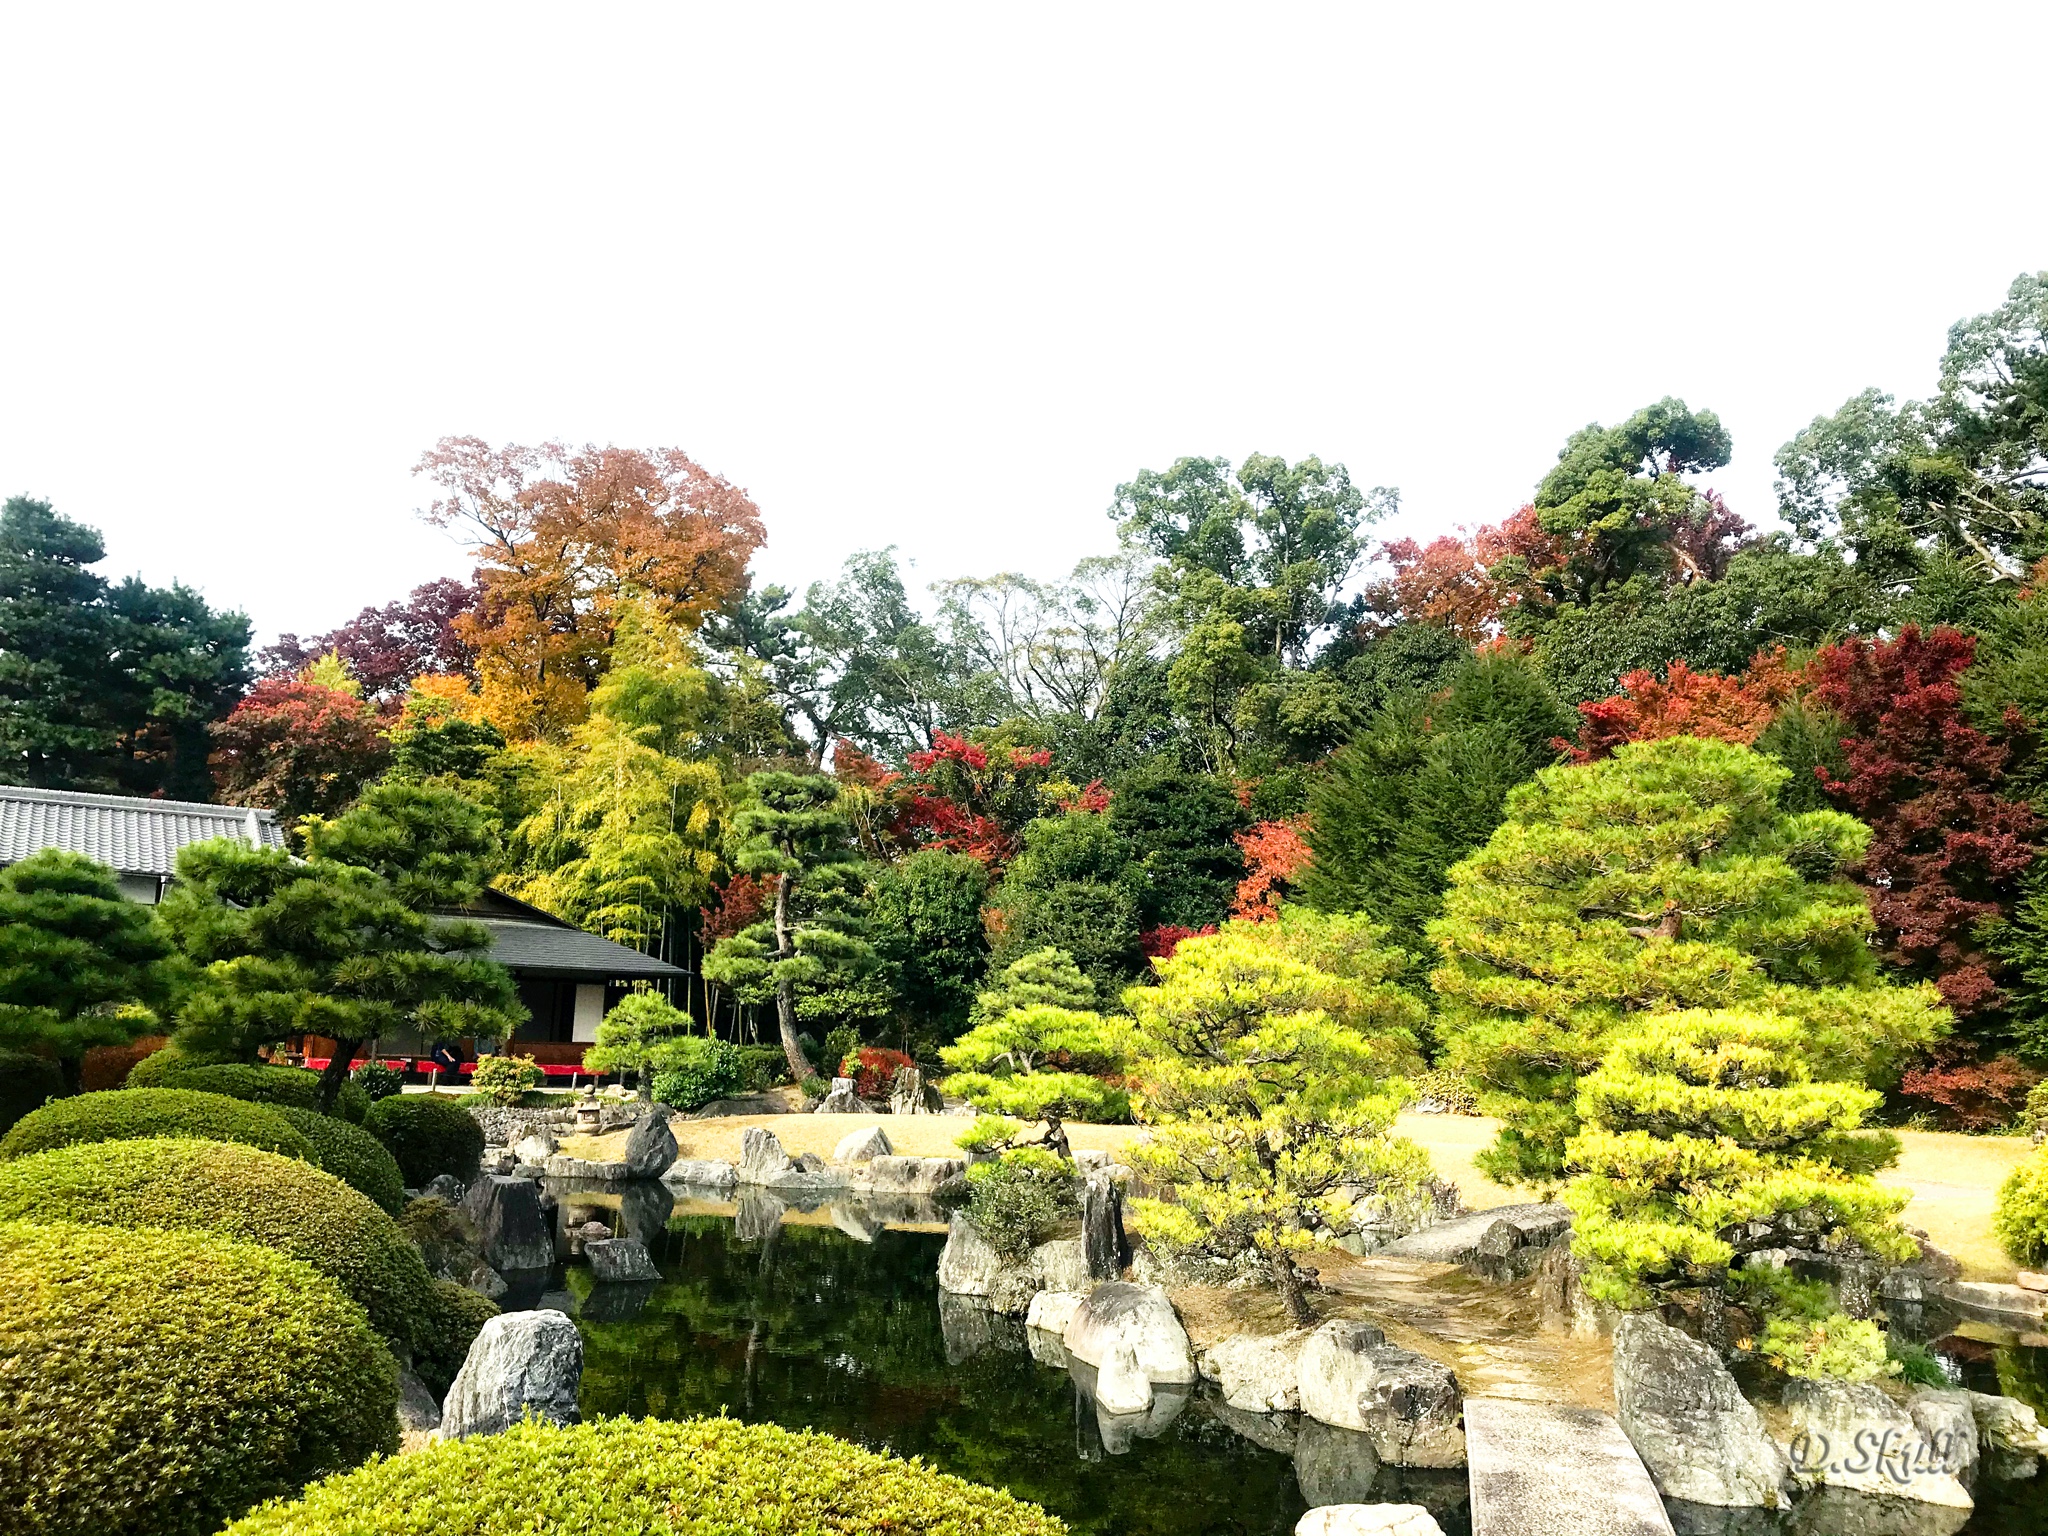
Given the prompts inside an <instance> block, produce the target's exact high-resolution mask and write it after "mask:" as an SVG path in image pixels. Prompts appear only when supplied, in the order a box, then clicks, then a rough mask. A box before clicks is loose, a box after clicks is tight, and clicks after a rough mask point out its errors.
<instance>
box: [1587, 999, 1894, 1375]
mask: <svg viewBox="0 0 2048 1536" xmlns="http://www.w3.org/2000/svg"><path fill="white" fill-rule="evenodd" d="M1807 1053H1808V1036H1807V1031H1806V1027H1805V1026H1804V1024H1802V1023H1801V1022H1800V1021H1798V1020H1795V1019H1790V1018H1784V1017H1781V1016H1777V1015H1773V1014H1768V1013H1753V1012H1748V1011H1740V1010H1704V1009H1703V1010H1687V1011H1682V1012H1678V1013H1672V1014H1665V1015H1660V1016H1658V1017H1657V1018H1655V1019H1654V1020H1648V1021H1639V1024H1638V1027H1636V1028H1633V1029H1630V1030H1628V1031H1625V1032H1624V1033H1623V1034H1622V1035H1621V1036H1620V1037H1619V1038H1618V1039H1617V1040H1616V1041H1615V1043H1614V1044H1613V1046H1612V1047H1611V1048H1610V1049H1609V1051H1608V1053H1607V1056H1606V1058H1605V1059H1604V1060H1603V1061H1602V1062H1601V1064H1600V1066H1599V1067H1598V1068H1597V1069H1596V1070H1595V1071H1594V1072H1593V1073H1592V1074H1591V1075H1590V1076H1588V1077H1587V1078H1586V1079H1585V1080H1584V1081H1583V1082H1582V1083H1581V1084H1580V1085H1579V1091H1578V1117H1579V1121H1580V1125H1581V1129H1580V1130H1579V1131H1578V1133H1577V1134H1576V1135H1574V1136H1573V1137H1572V1138H1571V1140H1570V1141H1568V1142H1567V1143H1566V1144H1565V1163H1566V1166H1567V1168H1568V1169H1569V1170H1570V1171H1571V1173H1572V1179H1571V1182H1570V1184H1569V1185H1568V1186H1567V1187H1566V1189H1565V1196H1564V1198H1565V1203H1566V1204H1567V1205H1569V1206H1570V1207H1571V1208H1572V1212H1573V1215H1574V1216H1575V1218H1576V1221H1575V1224H1574V1227H1573V1233H1572V1253H1573V1255H1574V1257H1576V1258H1581V1259H1583V1260H1584V1261H1585V1263H1586V1274H1585V1283H1586V1288H1587V1290H1588V1291H1589V1292H1590V1293H1591V1294H1592V1295H1594V1296H1595V1297H1597V1298H1599V1299H1601V1300H1603V1301H1607V1302H1610V1303H1612V1304H1613V1305H1615V1306H1618V1307H1624V1308H1640V1307H1646V1306H1651V1305H1654V1304H1656V1303H1657V1302H1658V1301H1659V1300H1661V1299H1663V1298H1665V1297H1666V1296H1668V1295H1670V1294H1671V1293H1673V1292H1684V1291H1689V1290H1698V1289H1701V1288H1709V1289H1714V1290H1723V1291H1726V1290H1731V1289H1732V1290H1735V1291H1736V1292H1738V1294H1741V1295H1743V1296H1744V1297H1746V1298H1748V1297H1753V1298H1755V1299H1760V1300H1761V1302H1762V1303H1763V1310H1764V1311H1765V1312H1766V1313H1767V1315H1769V1323H1768V1327H1767V1332H1766V1336H1765V1343H1764V1346H1763V1347H1764V1352H1765V1353H1766V1355H1767V1356H1770V1357H1772V1358H1775V1359H1778V1360H1779V1361H1780V1362H1781V1363H1783V1364H1785V1365H1786V1366H1787V1367H1788V1368H1790V1369H1792V1370H1794V1371H1795V1372H1797V1373H1802V1374H1803V1373H1805V1371H1806V1361H1807V1357H1808V1355H1809V1354H1810V1353H1812V1346H1813V1345H1814V1344H1815V1342H1816V1334H1817V1333H1818V1335H1819V1336H1820V1337H1822V1338H1834V1339H1835V1340H1836V1341H1837V1343H1838V1344H1839V1342H1840V1341H1841V1340H1842V1339H1844V1338H1846V1337H1848V1335H1847V1332H1846V1331H1845V1329H1844V1326H1843V1325H1845V1324H1847V1323H1848V1322H1849V1319H1847V1318H1844V1317H1839V1316H1830V1315H1829V1314H1828V1313H1827V1312H1826V1311H1821V1312H1820V1313H1819V1315H1814V1310H1815V1309H1814V1306H1813V1303H1812V1301H1811V1299H1810V1297H1809V1295H1808V1293H1807V1291H1806V1288H1805V1287H1803V1286H1800V1285H1798V1284H1796V1283H1793V1284H1787V1283H1785V1278H1784V1274H1783V1272H1782V1271H1779V1270H1775V1269H1769V1268H1761V1269H1754V1270H1752V1269H1741V1270H1737V1269H1736V1267H1735V1266H1736V1265H1737V1264H1738V1263H1739V1261H1740V1260H1741V1259H1742V1258H1743V1257H1744V1256H1745V1255H1746V1254H1748V1253H1752V1252H1756V1251H1759V1250H1763V1249H1773V1248H1787V1247H1790V1248H1795V1249H1805V1250H1808V1251H1814V1252H1828V1253H1838V1252H1842V1251H1844V1250H1852V1251H1853V1250H1857V1249H1860V1250H1861V1251H1863V1252H1866V1253H1871V1254H1875V1255H1877V1256H1880V1257H1882V1258H1886V1259H1891V1260H1894V1261H1898V1260H1904V1259H1908V1258H1911V1257H1913V1256H1914V1255H1915V1254H1916V1253H1917V1252H1918V1249H1917V1247H1916V1245H1915V1244H1914V1243H1913V1241H1912V1240H1911V1239H1910V1238H1908V1237H1907V1236H1906V1235H1905V1233H1904V1232H1903V1231H1902V1230H1901V1229H1900V1227H1899V1225H1898V1220H1897V1217H1898V1213H1899V1211H1900V1209H1901V1208H1902V1207H1903V1206H1904V1205H1905V1203H1906V1199H1907V1196H1906V1192H1905V1191H1903V1190H1896V1189H1885V1188H1881V1187H1880V1186H1879V1185H1878V1184H1876V1183H1875V1182H1874V1181H1873V1180H1872V1179H1871V1178H1870V1174H1871V1173H1872V1171H1874V1170H1876V1169H1879V1168H1883V1167H1886V1166H1888V1165H1889V1164H1890V1163H1891V1162H1893V1161H1894V1160H1895V1159H1896V1158H1897V1156H1898V1151H1899V1143H1898V1138H1897V1137H1896V1136H1893V1135H1891V1134H1890V1133H1888V1132H1871V1131H1866V1130H1864V1129H1863V1121H1864V1117H1865V1116H1866V1115H1868V1114H1869V1113H1870V1111H1871V1110H1873V1109H1875V1108H1876V1107H1877V1106H1878V1104H1879V1103H1880V1102H1881V1101H1882V1099H1883V1095H1882V1094H1879V1093H1877V1092H1875V1091H1873V1090H1871V1089H1868V1088H1863V1087H1859V1086H1857V1085H1855V1084H1852V1083H1843V1082H1822V1081H1816V1080H1815V1079H1814V1077H1813V1073H1812V1070H1811V1068H1810V1067H1809V1066H1808V1064H1807V1059H1806V1058H1807ZM1867 1343H1868V1344H1874V1346H1875V1355H1874V1359H1872V1358H1871V1352H1870V1349H1869V1348H1868V1347H1866V1349H1865V1350H1864V1351H1862V1353H1861V1354H1860V1356H1858V1357H1857V1358H1856V1359H1855V1360H1854V1361H1850V1362H1846V1363H1834V1362H1832V1361H1831V1365H1830V1373H1831V1374H1832V1373H1839V1374H1847V1375H1852V1376H1860V1375H1868V1374H1872V1373H1874V1372H1875V1371H1876V1370H1877V1369H1881V1368H1882V1365H1883V1360H1884V1345H1883V1340H1882V1338H1881V1337H1880V1336H1878V1335H1877V1334H1876V1331H1875V1330H1874V1329H1873V1330H1871V1332H1870V1338H1869V1340H1868V1341H1867Z"/></svg>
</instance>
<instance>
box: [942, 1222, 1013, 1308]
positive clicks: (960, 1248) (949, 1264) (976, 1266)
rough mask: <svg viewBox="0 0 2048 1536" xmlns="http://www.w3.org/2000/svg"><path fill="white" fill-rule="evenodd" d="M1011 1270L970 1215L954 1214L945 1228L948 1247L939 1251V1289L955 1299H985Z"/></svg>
mask: <svg viewBox="0 0 2048 1536" xmlns="http://www.w3.org/2000/svg"><path fill="white" fill-rule="evenodd" d="M1008 1268H1009V1266H1008V1265H1007V1264H1005V1263H1004V1262H1003V1257H1002V1255H1001V1254H999V1253H997V1252H996V1251H995V1249H993V1248H991V1247H990V1246H989V1244H988V1240H987V1239H986V1238H984V1237H983V1236H982V1235H981V1234H980V1233H979V1232H977V1231H976V1230H975V1229H974V1223H973V1222H971V1221H969V1220H968V1219H967V1213H966V1212H965V1211H955V1212H954V1213H953V1216H952V1219H951V1220H950V1221H949V1222H948V1223H947V1224H946V1246H945V1247H944V1248H943V1249H941V1250H940V1251H939V1289H940V1290H942V1291H946V1292H948V1293H950V1294H952V1295H955V1296H983V1297H985V1296H987V1295H989V1294H990V1292H991V1290H992V1289H993V1288H994V1287H995V1285H996V1284H997V1282H998V1281H999V1280H1000V1279H1001V1278H1002V1276H1003V1274H1004V1272H1005V1270H1007V1269H1008ZM1026 1304H1027V1305H1028V1304H1029V1298H1028V1297H1027V1298H1026Z"/></svg>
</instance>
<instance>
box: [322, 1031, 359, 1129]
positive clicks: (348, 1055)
mask: <svg viewBox="0 0 2048 1536" xmlns="http://www.w3.org/2000/svg"><path fill="white" fill-rule="evenodd" d="M365 1038H368V1037H367V1036H366V1037H365ZM362 1043H363V1042H362V1041H361V1040H337V1041H335V1042H334V1054H333V1055H332V1056H330V1057H328V1058H327V1068H326V1070H325V1071H323V1072H322V1073H321V1074H320V1087H319V1091H318V1092H316V1093H315V1094H314V1096H313V1105H314V1108H316V1109H318V1110H319V1111H320V1113H321V1114H323V1115H331V1114H333V1113H334V1101H335V1100H336V1099H337V1098H339V1097H340V1096H341V1085H342V1084H343V1083H345V1082H347V1081H348V1064H349V1063H350V1062H352V1061H354V1060H355V1059H356V1051H357V1050H358V1049H359V1048H360V1047H361V1046H362Z"/></svg>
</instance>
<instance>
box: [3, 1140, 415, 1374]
mask: <svg viewBox="0 0 2048 1536" xmlns="http://www.w3.org/2000/svg"><path fill="white" fill-rule="evenodd" d="M30 1220H33V1221H68V1222H76V1223H79V1224H80V1225H84V1226H94V1227H159V1228H162V1229H164V1230H166V1231H181V1232H210V1233H213V1234H215V1235H217V1236H220V1237H228V1238H233V1239H235V1240H237V1241H239V1242H245V1243H254V1244H256V1245H257V1246H258V1247H262V1248H273V1249H275V1250H277V1251H278V1252H279V1253H283V1254H286V1255H288V1256H290V1257H291V1258H294V1259H299V1260H302V1261H303V1262H305V1263H307V1264H310V1265H312V1267H313V1268H315V1269H317V1270H319V1271H320V1272H321V1273H322V1274H324V1275H327V1276H329V1277H331V1278H332V1279H333V1280H334V1281H335V1282H336V1283H337V1284H338V1285H339V1286H340V1287H341V1288H342V1290H344V1291H346V1292H347V1293H348V1295H349V1296H350V1297H351V1298H352V1299H353V1300H354V1301H355V1302H356V1304H357V1305H358V1306H360V1307H361V1308H362V1309H363V1310H364V1311H365V1312H367V1313H368V1314H369V1317H370V1322H371V1324H372V1325H373V1326H375V1328H376V1329H377V1331H378V1332H379V1333H381V1334H383V1335H384V1336H385V1337H386V1338H389V1339H394V1340H397V1341H399V1342H401V1343H403V1344H405V1345H406V1346H407V1347H408V1348H409V1347H411V1346H412V1344H414V1343H415V1342H416V1341H425V1340H429V1339H431V1338H432V1337H433V1330H434V1327H435V1324H436V1322H437V1321H438V1314H437V1312H436V1308H435V1302H434V1295H433V1280H432V1278H431V1277H430V1276H429V1275H428V1274H427V1266H426V1263H425V1261H424V1260H422V1259H421V1258H420V1254H419V1250H418V1249H417V1248H415V1247H413V1245H412V1244H411V1242H409V1241H408V1240H407V1238H406V1236H405V1234H404V1233H403V1232H401V1231H400V1230H399V1229H398V1223H397V1222H395V1221H393V1220H392V1219H391V1218H390V1217H389V1216H387V1215H385V1214H384V1212H382V1211H380V1210H378V1209H377V1207H376V1206H375V1205H373V1204H371V1203H370V1201H369V1199H368V1198H367V1197H365V1196H363V1195H360V1194H358V1193H357V1192H356V1191H355V1190H353V1189H350V1188H349V1187H348V1186H347V1185H346V1184H344V1183H342V1182H341V1180H339V1179H337V1178H336V1177H334V1175H333V1174H331V1173H323V1172H321V1171H320V1169H318V1168H316V1167H314V1166H313V1165H312V1164H311V1163H305V1162H295V1161H293V1160H292V1159H291V1158H288V1157H279V1156H277V1155H276V1154H274V1153H270V1152H263V1151H259V1150H257V1149H256V1148H254V1147H246V1146H240V1145H237V1144H236V1143H234V1142H227V1141H190V1140H187V1141H103V1142H96V1143H93V1144H91V1145H89V1146H75V1147H63V1148H60V1149H58V1150H56V1151H54V1152H39V1153H37V1154H35V1155H34V1156H33V1157H24V1158H18V1159H16V1160H15V1161H13V1162H11V1163H8V1164H5V1165H4V1166H0V1221H30Z"/></svg>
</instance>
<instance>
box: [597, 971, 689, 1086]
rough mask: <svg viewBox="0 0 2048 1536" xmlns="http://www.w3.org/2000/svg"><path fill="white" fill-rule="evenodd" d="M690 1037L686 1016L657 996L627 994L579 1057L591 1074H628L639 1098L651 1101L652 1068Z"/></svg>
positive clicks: (673, 1005)
mask: <svg viewBox="0 0 2048 1536" xmlns="http://www.w3.org/2000/svg"><path fill="white" fill-rule="evenodd" d="M689 1033H690V1016H689V1015H688V1014H687V1013H685V1012H683V1010H682V1009H680V1008H678V1007H677V1006H676V1005H675V1004H674V1003H672V1002H670V1001H669V1000H668V999H667V998H665V997H663V996H662V995H661V994H660V993H659V992H629V993H627V994H626V995H625V996H624V997H622V998H620V999H619V1000H618V1002H617V1004H616V1005H614V1007H613V1008H612V1011H611V1012H610V1013H607V1014H606V1015H605V1016H604V1018H603V1020H602V1021H601V1022H600V1023H599V1024H598V1026H597V1038H596V1039H595V1040H593V1041H592V1042H591V1044H590V1049H588V1050H587V1051H585V1052H584V1053H583V1065H584V1066H585V1067H586V1068H587V1069H589V1070H590V1071H592V1072H631V1073H634V1074H635V1075H636V1076H637V1078H638V1081H639V1088H640V1097H641V1098H642V1099H643V1100H651V1099H652V1098H653V1097H654V1068H655V1065H656V1063H658V1062H659V1061H660V1060H661V1058H662V1055H663V1053H664V1051H665V1050H666V1049H667V1048H668V1047H670V1046H672V1045H674V1043H675V1042H676V1041H678V1040H681V1039H683V1038H684V1037H685V1036H687V1035H688V1034H689Z"/></svg>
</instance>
